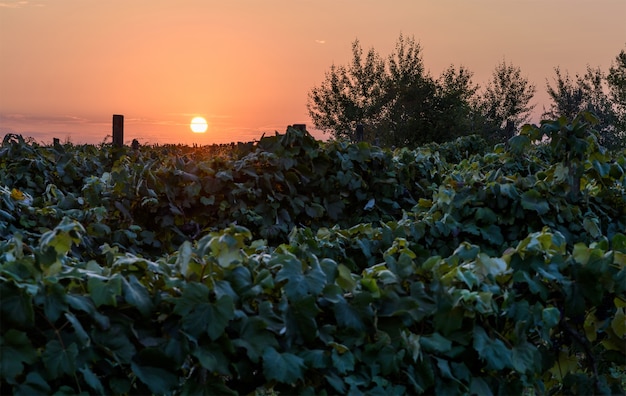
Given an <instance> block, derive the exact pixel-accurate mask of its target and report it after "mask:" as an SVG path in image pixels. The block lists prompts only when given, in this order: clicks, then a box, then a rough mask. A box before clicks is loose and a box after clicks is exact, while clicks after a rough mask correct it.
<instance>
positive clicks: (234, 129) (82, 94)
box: [0, 0, 626, 144]
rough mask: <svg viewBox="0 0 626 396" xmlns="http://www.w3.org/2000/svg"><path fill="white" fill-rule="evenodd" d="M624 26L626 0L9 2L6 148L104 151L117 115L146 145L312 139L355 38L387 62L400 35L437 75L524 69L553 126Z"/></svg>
mask: <svg viewBox="0 0 626 396" xmlns="http://www.w3.org/2000/svg"><path fill="white" fill-rule="evenodd" d="M625 20H626V1H624V0H595V1H591V0H543V1H540V0H507V1H502V0H473V1H467V0H438V1H426V0H394V1H384V2H383V1H373V0H315V1H313V0H264V1H261V0H232V1H213V0H181V1H165V0H132V1H128V0H106V1H97V0H82V1H78V0H39V1H37V0H33V1H12V0H0V137H2V136H4V134H5V133H8V132H15V133H21V134H22V135H24V136H29V137H33V138H34V139H35V140H37V141H40V142H49V141H51V139H52V137H58V138H60V139H61V140H62V141H64V140H66V139H69V140H71V141H72V142H74V143H100V142H102V141H103V140H104V139H105V137H106V136H107V135H110V134H111V117H112V115H113V114H124V116H125V140H132V139H134V138H137V139H138V140H139V141H140V142H142V143H183V144H191V143H198V144H210V143H228V142H232V141H249V140H252V139H258V138H259V137H260V136H261V134H262V133H268V134H273V133H274V131H279V132H281V133H282V132H284V130H285V128H286V126H287V125H289V124H295V123H305V124H307V126H308V128H309V130H310V131H311V130H313V125H312V123H311V121H310V119H309V117H308V114H307V110H306V101H307V93H308V92H309V91H310V89H311V88H312V87H313V86H315V85H318V84H320V83H321V82H322V81H323V79H324V73H325V72H326V71H327V70H328V69H329V67H330V66H331V65H332V64H333V63H334V64H337V65H339V64H347V63H348V62H349V61H350V58H351V49H350V48H351V43H352V42H353V41H354V40H355V39H359V41H360V42H361V45H362V47H363V48H364V49H365V50H367V49H369V48H370V47H374V48H375V49H376V50H377V51H378V52H379V53H380V54H381V55H382V56H384V57H386V56H387V55H388V54H389V53H390V52H391V51H392V50H393V48H394V46H395V43H396V40H397V38H398V36H399V35H400V33H402V34H404V35H406V36H414V37H415V39H416V40H417V41H419V42H420V44H421V46H422V49H423V60H424V63H425V64H426V67H427V68H428V69H429V70H430V72H431V73H432V74H433V75H434V76H438V75H439V74H440V73H441V71H443V70H444V69H445V68H446V67H447V66H448V65H450V64H454V65H456V66H459V65H463V66H466V67H467V68H469V69H470V70H471V71H473V72H474V82H476V83H478V84H481V85H484V84H485V83H486V82H487V81H488V79H489V77H490V75H491V73H492V71H493V68H494V67H495V66H496V64H498V63H499V62H501V61H502V60H503V59H504V60H506V61H507V63H509V62H510V63H513V64H514V65H516V66H519V67H520V68H521V69H522V73H523V74H524V75H525V76H526V77H528V78H529V80H530V81H531V82H532V83H534V84H535V85H536V86H537V94H536V96H535V101H534V102H535V103H537V104H538V105H537V113H538V114H540V113H541V110H542V106H544V105H546V106H547V94H546V93H545V91H546V90H545V86H546V79H549V80H551V79H552V78H553V77H554V70H553V69H554V67H556V66H560V67H561V69H563V70H567V71H569V72H570V74H572V75H573V74H575V73H582V72H584V70H585V68H586V66H587V65H590V66H592V67H597V66H599V67H601V68H602V69H603V70H605V71H606V70H608V67H609V66H610V64H611V62H612V61H613V60H614V58H615V56H616V55H617V54H618V53H619V52H620V50H622V49H624V48H626V23H624V21H625ZM196 115H199V116H204V117H205V118H206V119H207V120H208V123H209V129H208V131H207V132H206V133H204V134H194V133H192V132H191V131H190V129H189V122H190V120H191V118H192V117H193V116H196ZM536 121H538V119H537V120H536ZM313 133H314V135H316V136H317V137H320V138H323V137H324V136H323V135H322V134H320V133H319V132H317V131H313Z"/></svg>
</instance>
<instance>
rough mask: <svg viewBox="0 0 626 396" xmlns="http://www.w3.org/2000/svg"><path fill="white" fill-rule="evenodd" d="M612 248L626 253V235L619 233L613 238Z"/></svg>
mask: <svg viewBox="0 0 626 396" xmlns="http://www.w3.org/2000/svg"><path fill="white" fill-rule="evenodd" d="M611 248H612V249H613V250H617V251H619V252H622V253H626V235H624V234H620V233H617V234H615V235H614V236H613V239H612V240H611Z"/></svg>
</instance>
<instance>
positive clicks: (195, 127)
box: [189, 117, 209, 133]
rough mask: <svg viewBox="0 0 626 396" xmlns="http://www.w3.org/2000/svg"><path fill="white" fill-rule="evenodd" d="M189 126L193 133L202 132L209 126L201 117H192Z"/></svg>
mask: <svg viewBox="0 0 626 396" xmlns="http://www.w3.org/2000/svg"><path fill="white" fill-rule="evenodd" d="M189 126H190V127H191V131H192V132H194V133H204V132H206V130H207V128H208V127H209V125H208V124H207V122H206V120H205V119H204V118H202V117H194V118H193V119H192V120H191V124H189Z"/></svg>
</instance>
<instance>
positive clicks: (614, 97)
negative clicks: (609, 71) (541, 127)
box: [543, 57, 622, 147]
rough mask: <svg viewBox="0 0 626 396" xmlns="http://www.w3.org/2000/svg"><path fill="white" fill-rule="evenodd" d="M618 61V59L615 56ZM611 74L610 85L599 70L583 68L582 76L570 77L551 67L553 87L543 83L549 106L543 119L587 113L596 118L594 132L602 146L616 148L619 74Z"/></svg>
mask: <svg viewBox="0 0 626 396" xmlns="http://www.w3.org/2000/svg"><path fill="white" fill-rule="evenodd" d="M618 58H619V57H618ZM618 70H619V69H618V68H615V69H614V71H613V76H614V77H613V80H612V81H614V83H613V84H614V85H612V86H611V85H610V83H609V79H608V77H607V76H605V75H604V73H603V72H602V70H601V69H600V68H592V67H589V66H588V67H587V71H586V72H585V74H584V75H582V76H581V75H578V74H577V75H576V76H575V78H571V77H570V75H569V73H568V72H565V73H564V74H563V73H562V72H561V70H560V68H558V67H557V68H555V74H556V77H555V79H554V84H555V85H554V86H552V85H550V83H547V92H548V95H550V98H551V99H552V103H551V104H550V107H549V108H548V109H547V110H545V111H544V114H543V116H544V118H558V117H560V116H565V117H567V118H574V117H575V116H576V115H577V114H579V113H582V112H591V113H593V114H595V116H596V117H597V118H598V124H597V125H596V129H597V130H598V131H599V133H600V134H599V140H600V143H601V144H602V145H604V146H606V147H617V146H619V145H620V141H621V140H622V139H620V133H619V127H618V124H619V122H618V118H619V116H618V114H619V102H618V98H619V72H618Z"/></svg>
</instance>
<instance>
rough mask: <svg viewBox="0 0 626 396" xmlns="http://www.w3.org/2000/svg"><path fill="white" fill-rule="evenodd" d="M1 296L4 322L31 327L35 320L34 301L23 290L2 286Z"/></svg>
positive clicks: (0, 285)
mask: <svg viewBox="0 0 626 396" xmlns="http://www.w3.org/2000/svg"><path fill="white" fill-rule="evenodd" d="M0 296H2V304H0V310H1V312H2V320H3V321H4V320H6V321H7V323H12V324H15V325H17V326H18V327H30V326H31V325H32V323H33V322H34V320H35V311H34V310H33V299H32V297H31V296H29V295H28V294H27V293H26V292H25V291H24V290H23V289H16V288H14V287H5V286H4V285H3V284H0Z"/></svg>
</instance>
